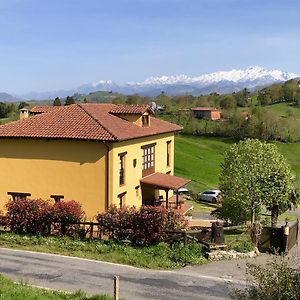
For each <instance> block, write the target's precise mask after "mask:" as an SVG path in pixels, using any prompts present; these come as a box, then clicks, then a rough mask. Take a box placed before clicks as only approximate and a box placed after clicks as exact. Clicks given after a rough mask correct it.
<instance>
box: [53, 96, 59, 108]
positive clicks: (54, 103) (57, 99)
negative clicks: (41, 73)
mask: <svg viewBox="0 0 300 300" xmlns="http://www.w3.org/2000/svg"><path fill="white" fill-rule="evenodd" d="M53 106H61V101H60V98H59V97H56V98H55V99H54V101H53Z"/></svg>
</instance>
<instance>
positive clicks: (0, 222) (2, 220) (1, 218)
mask: <svg viewBox="0 0 300 300" xmlns="http://www.w3.org/2000/svg"><path fill="white" fill-rule="evenodd" d="M7 225H8V218H7V217H6V216H5V215H4V213H3V211H2V210H0V226H1V227H4V228H6V227H7Z"/></svg>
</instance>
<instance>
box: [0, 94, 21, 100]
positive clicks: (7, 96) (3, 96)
mask: <svg viewBox="0 0 300 300" xmlns="http://www.w3.org/2000/svg"><path fill="white" fill-rule="evenodd" d="M13 101H18V99H17V98H16V97H14V96H12V95H10V94H8V93H0V102H13Z"/></svg>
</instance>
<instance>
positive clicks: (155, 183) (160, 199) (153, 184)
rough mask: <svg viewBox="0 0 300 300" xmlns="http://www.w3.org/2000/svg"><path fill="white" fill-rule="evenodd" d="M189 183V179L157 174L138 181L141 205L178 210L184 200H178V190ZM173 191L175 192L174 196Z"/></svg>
mask: <svg viewBox="0 0 300 300" xmlns="http://www.w3.org/2000/svg"><path fill="white" fill-rule="evenodd" d="M190 181H191V180H189V179H185V178H182V177H178V176H174V175H170V174H164V173H159V172H155V173H152V174H150V175H148V176H145V177H143V178H142V179H141V180H140V183H141V189H142V204H143V205H153V206H159V205H162V206H165V207H166V208H169V207H175V208H178V207H179V204H180V203H181V201H182V200H184V199H182V198H181V199H180V196H179V195H178V190H179V189H180V188H182V187H183V186H185V185H186V184H188V183H189V182H190ZM162 191H163V192H162ZM173 191H174V192H175V194H174V195H173ZM161 192H162V193H161Z"/></svg>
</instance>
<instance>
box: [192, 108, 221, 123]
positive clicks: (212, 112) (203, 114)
mask: <svg viewBox="0 0 300 300" xmlns="http://www.w3.org/2000/svg"><path fill="white" fill-rule="evenodd" d="M191 111H192V112H193V114H194V117H195V118H198V119H208V120H212V121H215V120H220V119H221V111H220V110H219V109H217V108H215V107H194V108H191Z"/></svg>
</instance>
